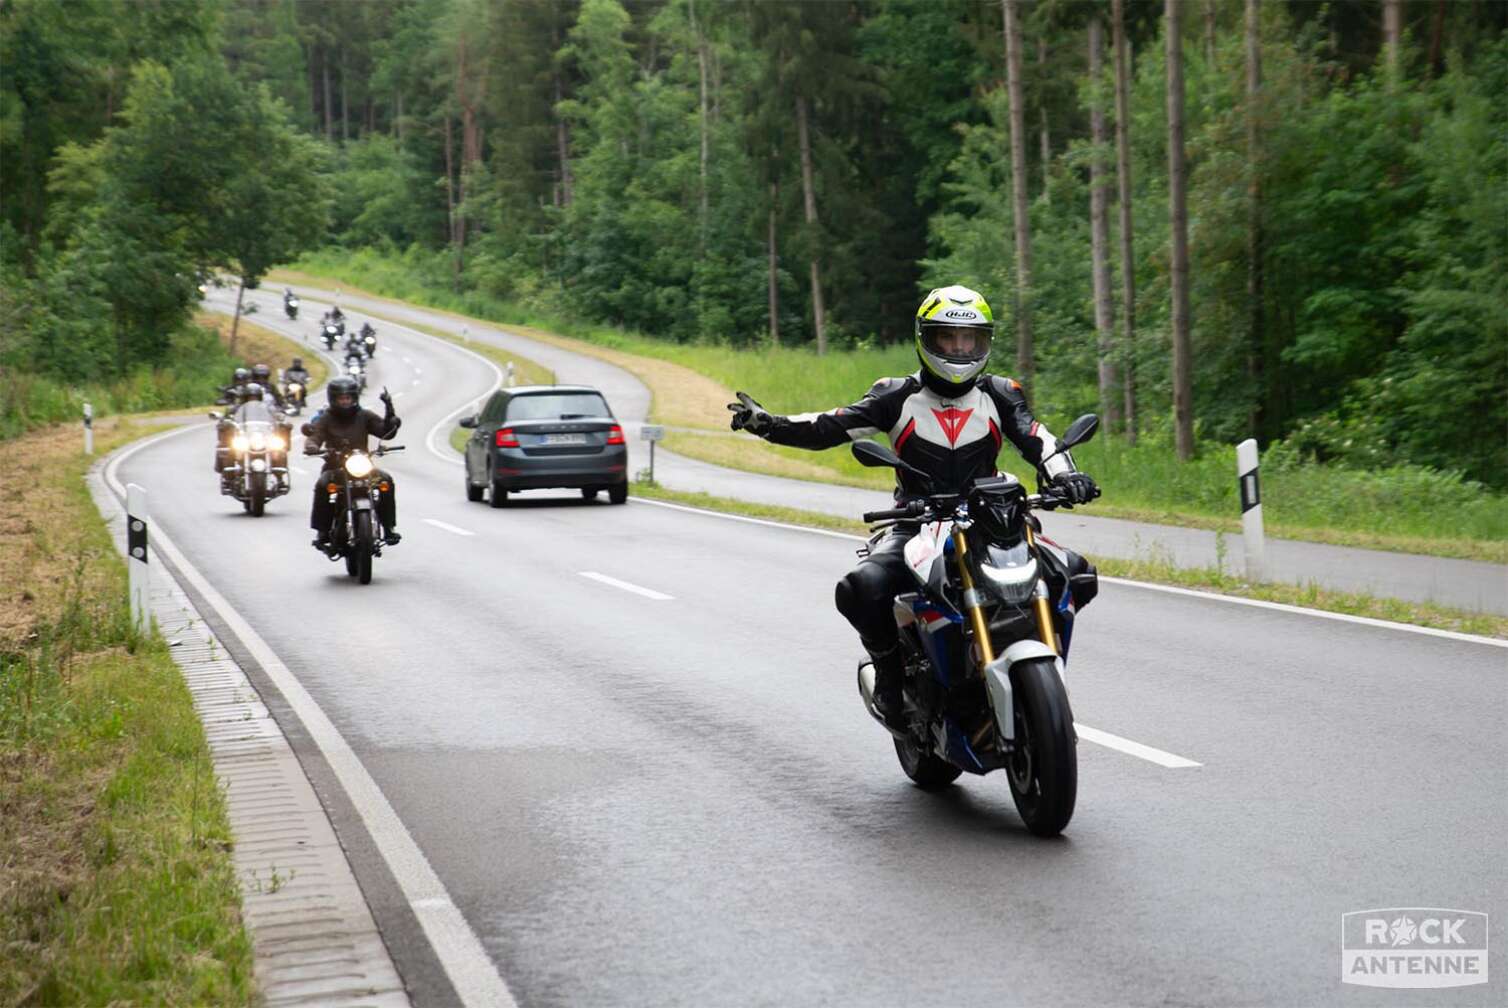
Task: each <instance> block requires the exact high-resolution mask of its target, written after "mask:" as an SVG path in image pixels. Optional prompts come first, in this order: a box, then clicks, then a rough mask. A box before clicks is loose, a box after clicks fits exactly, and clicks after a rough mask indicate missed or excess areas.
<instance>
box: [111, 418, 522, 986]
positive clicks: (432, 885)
mask: <svg viewBox="0 0 1508 1008" xmlns="http://www.w3.org/2000/svg"><path fill="white" fill-rule="evenodd" d="M201 426H203V425H186V426H184V427H181V428H179V429H177V430H171V431H166V432H164V433H162V434H157V435H153V436H151V437H147V438H144V439H142V440H140V441H137V442H134V443H133V444H130V445H126V446H124V447H122V448H120V449H117V450H116V451H115V452H112V453H111V454H110V455H109V456H107V457H106V458H104V459H102V460H101V461H100V462H99V463H97V464H96V468H97V469H98V470H99V472H100V473H101V475H102V479H103V482H104V484H105V486H106V487H107V488H108V489H109V490H110V492H111V493H113V494H114V495H115V496H116V497H117V498H118V499H120V500H122V501H123V500H124V498H125V488H124V487H123V486H122V485H121V483H120V480H119V479H118V478H117V476H116V472H117V470H118V469H119V467H120V465H121V463H123V462H125V461H126V460H127V459H128V458H130V457H131V456H132V455H135V454H136V453H137V452H139V451H142V450H144V449H146V448H148V447H150V446H152V445H154V444H156V443H157V442H159V441H163V440H166V439H167V438H170V437H175V436H177V435H180V434H183V433H184V432H185V431H190V430H197V429H199V428H200V427H201ZM151 541H152V544H153V546H154V547H155V548H156V549H158V550H159V551H161V552H162V553H163V555H164V556H166V557H167V559H168V560H169V561H170V562H171V563H172V564H173V565H174V567H176V568H177V570H178V571H179V573H180V574H181V575H182V576H183V577H184V578H186V579H187V580H188V581H189V582H190V584H191V585H192V586H193V588H194V589H195V591H197V592H198V593H199V597H200V598H202V599H203V600H204V601H205V602H206V603H207V604H208V605H209V606H210V608H211V609H213V610H214V611H215V614H216V615H217V616H218V617H219V618H220V620H221V621H222V622H223V623H224V625H225V626H226V628H227V629H228V630H229V631H230V633H231V634H233V635H234V636H235V637H236V638H237V640H238V641H239V643H240V644H241V646H242V647H243V648H244V649H245V651H246V652H247V654H249V655H250V656H251V658H252V659H253V660H254V661H255V662H256V663H257V665H258V666H259V667H260V669H261V671H262V673H263V674H264V675H266V676H267V678H268V680H269V681H271V682H272V684H273V685H274V686H275V687H276V688H277V690H278V692H279V693H281V694H282V699H283V701H284V703H286V704H287V705H288V708H289V710H290V711H292V712H293V715H294V716H295V717H297V718H298V719H299V722H300V723H301V725H302V726H303V729H304V731H305V732H306V733H307V734H308V736H309V739H310V741H311V742H313V743H314V745H315V747H316V748H318V750H319V752H320V755H321V756H322V757H323V758H324V760H325V762H326V763H327V764H328V765H329V767H330V769H331V771H332V772H333V773H334V774H335V777H336V780H337V781H339V783H340V786H341V788H342V789H343V790H344V791H345V794H346V798H347V800H349V801H350V803H351V807H352V808H353V809H354V810H355V812H356V814H357V816H359V817H360V819H361V821H362V825H363V826H364V827H365V829H366V831H367V834H368V835H369V836H370V837H371V839H372V843H373V844H374V845H375V846H376V848H377V850H378V852H379V853H380V854H381V855H382V858H383V860H384V861H385V862H386V864H387V867H388V870H389V871H390V872H392V875H393V878H394V880H395V881H396V882H397V884H398V887H399V890H400V891H401V892H402V893H403V896H404V899H405V900H407V902H408V904H409V908H410V910H411V912H412V913H413V914H414V916H415V918H416V919H417V920H418V922H419V926H420V928H421V929H422V930H423V932H424V936H425V938H426V939H427V940H428V941H429V943H430V946H431V949H432V951H433V952H434V955H435V958H436V959H437V960H438V961H439V963H440V966H441V968H442V969H443V970H444V971H445V975H446V977H447V978H448V979H449V980H450V982H451V984H452V986H453V987H454V988H455V990H456V994H457V995H458V996H459V998H460V999H461V1002H462V1004H464V1005H467V1006H468V1008H470V1006H476V1008H482V1006H489V1008H490V1006H498V1008H516V1005H517V1002H516V1001H515V1000H514V998H513V995H512V992H511V991H510V990H509V988H508V985H507V983H506V981H504V980H503V978H502V976H501V974H499V973H498V971H497V967H496V965H495V964H494V963H493V961H492V959H491V957H490V956H488V955H487V952H486V950H485V949H484V948H483V946H482V943H481V939H480V938H479V937H478V936H477V934H476V932H475V931H473V930H472V928H471V925H470V924H469V923H468V922H467V921H466V919H465V917H464V916H463V915H462V914H461V912H460V909H459V908H458V907H457V906H456V905H455V902H454V901H453V900H452V899H451V897H450V893H449V891H448V890H447V889H446V888H445V884H444V882H442V881H441V880H440V877H439V875H437V874H436V873H435V870H434V868H433V867H432V866H431V865H430V863H429V859H428V858H426V857H425V856H424V852H423V851H422V850H420V849H419V846H418V844H417V843H416V842H415V841H414V839H413V837H412V836H411V835H410V834H409V832H408V829H407V828H406V827H405V826H404V825H403V822H402V820H401V819H399V818H398V814H397V813H396V812H395V811H394V810H393V807H392V806H391V805H390V804H389V803H388V800H387V797H386V796H385V795H384V794H383V793H382V790H381V788H379V787H378V786H377V782H376V781H375V780H373V779H372V776H371V775H370V774H369V773H368V772H367V770H366V767H365V766H363V765H362V763H361V760H360V758H358V757H357V755H356V753H355V751H354V750H353V749H352V748H351V746H350V744H349V743H347V742H346V740H345V738H344V737H343V736H342V735H341V734H340V731H339V729H337V728H336V727H335V724H334V723H333V722H332V721H331V720H330V719H329V717H328V715H326V714H325V712H324V711H323V710H322V709H321V708H320V706H319V704H318V703H317V702H316V701H315V700H314V698H313V697H312V696H311V695H310V694H309V692H308V691H307V690H306V689H305V688H304V686H303V684H302V683H301V682H299V680H298V678H297V677H296V676H295V675H294V674H293V672H292V671H291V670H290V669H289V668H288V666H287V665H285V664H284V663H283V661H282V660H281V659H280V658H278V657H277V654H276V653H275V652H274V651H273V650H272V648H271V647H270V646H269V645H268V644H267V642H266V641H265V640H263V638H262V636H261V635H260V634H258V633H257V632H256V630H254V629H253V628H252V627H251V625H250V624H249V623H248V622H247V621H246V620H245V619H244V618H243V617H242V616H241V614H240V613H239V612H237V611H236V609H235V607H234V606H232V605H231V604H230V602H229V601H228V600H227V599H226V598H225V597H224V596H223V595H221V594H220V593H219V591H217V590H216V589H215V587H214V586H213V585H212V584H210V583H209V581H208V580H207V579H206V578H205V577H204V575H203V574H201V573H200V572H199V570H198V569H197V568H196V567H194V565H193V564H191V563H190V562H189V561H188V559H187V558H186V557H185V556H184V555H183V553H182V552H181V551H180V550H179V549H178V548H177V546H176V545H174V543H173V541H172V539H171V538H170V537H169V536H168V535H167V534H166V533H165V532H164V531H163V530H162V529H161V528H156V529H153V530H152V540H151ZM164 573H165V574H166V575H167V576H168V577H170V578H172V579H173V581H174V582H175V583H177V584H178V587H179V589H180V590H181V591H183V593H184V595H185V596H187V594H188V591H187V588H186V587H185V586H184V585H182V584H181V583H178V579H177V578H176V577H174V576H173V575H172V573H171V572H167V571H164ZM279 732H280V734H281V729H279ZM285 741H286V738H285ZM304 780H305V783H306V784H308V785H309V787H310V790H311V792H312V790H313V785H312V784H311V783H310V782H309V780H308V776H307V774H304ZM320 808H321V810H322V811H325V815H326V817H327V818H328V815H329V813H328V811H327V810H325V809H324V805H323V803H320ZM341 860H342V861H343V862H345V864H346V868H347V870H348V871H352V875H353V878H354V870H353V869H352V868H351V865H350V862H349V859H348V858H347V857H346V856H345V852H344V850H342V852H341ZM362 902H363V905H365V903H366V901H365V897H364V896H363V900H362ZM368 912H369V913H370V912H371V911H370V907H368ZM385 947H386V946H385V945H384V948H385ZM395 970H396V967H395Z"/></svg>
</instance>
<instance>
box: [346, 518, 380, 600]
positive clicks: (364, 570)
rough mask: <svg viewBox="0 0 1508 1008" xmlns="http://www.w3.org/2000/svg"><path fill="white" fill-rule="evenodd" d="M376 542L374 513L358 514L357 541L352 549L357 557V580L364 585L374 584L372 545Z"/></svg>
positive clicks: (352, 545)
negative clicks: (373, 522) (373, 524)
mask: <svg viewBox="0 0 1508 1008" xmlns="http://www.w3.org/2000/svg"><path fill="white" fill-rule="evenodd" d="M374 542H375V537H374V533H373V531H372V513H371V512H370V511H358V512H356V541H355V542H354V543H352V544H351V549H352V550H353V551H354V553H355V555H356V580H357V581H359V582H361V583H362V584H371V583H372V545H373V543H374Z"/></svg>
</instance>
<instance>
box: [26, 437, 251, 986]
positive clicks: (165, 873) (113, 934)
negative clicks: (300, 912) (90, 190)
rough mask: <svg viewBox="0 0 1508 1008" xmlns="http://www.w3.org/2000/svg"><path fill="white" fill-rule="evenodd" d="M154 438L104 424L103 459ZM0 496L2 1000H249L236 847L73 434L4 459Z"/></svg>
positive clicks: (34, 442)
mask: <svg viewBox="0 0 1508 1008" xmlns="http://www.w3.org/2000/svg"><path fill="white" fill-rule="evenodd" d="M151 430H152V428H150V427H148V428H141V427H134V426H132V425H129V424H124V423H120V422H118V421H115V420H106V421H104V422H103V423H102V424H101V425H100V428H99V430H98V437H97V446H98V449H99V451H100V452H101V453H103V452H107V451H109V450H111V449H113V448H114V447H116V446H118V445H120V444H123V443H125V442H127V441H129V440H132V439H134V438H136V437H140V436H141V435H143V434H146V433H150V431H151ZM8 450H16V451H18V452H19V453H20V454H18V455H16V456H13V457H12V459H10V460H9V461H11V462H17V460H19V462H18V467H19V470H20V472H19V473H18V474H17V475H18V476H20V477H22V478H24V480H25V482H24V485H23V484H20V483H19V482H18V485H17V486H15V487H13V492H12V493H11V494H8V495H7V498H6V500H5V501H3V502H0V517H3V519H4V521H3V522H0V865H4V878H3V881H4V884H3V885H0V950H3V952H0V1004H38V1005H56V1004H90V1005H93V1004H100V1005H103V1004H227V1005H245V1004H252V1003H255V1001H256V999H257V992H256V988H255V983H254V979H253V974H252V950H251V944H250V941H249V939H248V938H247V935H246V933H245V930H244V928H243V926H242V923H241V920H240V892H239V889H238V886H237V881H236V877H235V873H234V870H233V867H232V865H231V861H230V856H229V850H230V848H231V843H232V838H231V833H230V828H229V824H228V822H227V819H226V815H225V809H224V804H223V800H222V796H221V794H220V791H219V789H218V787H217V785H216V779H215V775H214V768H213V764H212V763H211V760H210V754H209V751H208V747H207V745H206V743H205V739H204V732H203V728H202V726H201V724H200V721H199V718H198V715H197V713H196V712H195V710H194V707H193V702H192V698H191V697H190V695H189V692H188V689H187V687H186V686H185V684H184V680H183V675H182V672H181V671H180V670H179V668H178V666H177V665H176V664H175V663H174V661H173V659H172V656H171V654H170V652H169V650H168V648H167V645H166V643H165V642H164V641H163V639H162V637H161V636H160V635H158V634H156V633H155V632H154V633H152V634H149V635H144V636H143V635H138V634H136V633H134V632H133V630H132V628H131V627H130V625H129V617H128V614H127V607H126V602H125V597H126V593H125V570H124V564H123V563H122V561H121V559H120V558H119V556H118V554H117V553H116V552H115V550H114V548H113V546H112V544H111V542H110V538H109V533H108V532H107V530H106V528H105V526H104V523H103V521H101V519H100V518H99V515H98V514H97V512H96V511H95V509H94V505H93V502H92V501H91V500H90V499H89V497H88V493H87V491H86V489H85V487H84V483H83V479H82V476H83V473H84V471H85V469H87V467H88V465H89V463H90V462H91V461H93V460H92V459H89V458H86V457H84V456H83V455H82V453H81V452H80V451H79V446H78V444H77V436H76V431H74V430H73V429H72V428H71V427H70V428H68V429H62V430H60V429H58V428H51V429H47V430H42V431H37V432H34V433H31V434H27V435H24V436H23V437H21V438H20V439H19V440H18V441H17V442H15V443H14V444H13V445H12V446H10V447H9V448H8Z"/></svg>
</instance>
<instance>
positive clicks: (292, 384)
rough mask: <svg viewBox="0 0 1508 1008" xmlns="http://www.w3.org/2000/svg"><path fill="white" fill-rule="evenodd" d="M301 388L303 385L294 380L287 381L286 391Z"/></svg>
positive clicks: (301, 389) (299, 389) (294, 390)
mask: <svg viewBox="0 0 1508 1008" xmlns="http://www.w3.org/2000/svg"><path fill="white" fill-rule="evenodd" d="M303 390H304V387H303V386H302V385H300V384H299V383H298V382H296V381H293V382H289V383H288V391H289V392H302V391H303Z"/></svg>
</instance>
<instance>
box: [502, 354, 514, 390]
mask: <svg viewBox="0 0 1508 1008" xmlns="http://www.w3.org/2000/svg"><path fill="white" fill-rule="evenodd" d="M506 371H507V375H506V376H505V377H504V379H503V384H504V385H506V386H508V387H509V388H512V387H513V362H512V361H509V362H508V367H507V369H506Z"/></svg>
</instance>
